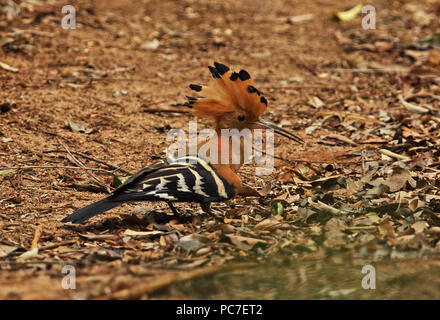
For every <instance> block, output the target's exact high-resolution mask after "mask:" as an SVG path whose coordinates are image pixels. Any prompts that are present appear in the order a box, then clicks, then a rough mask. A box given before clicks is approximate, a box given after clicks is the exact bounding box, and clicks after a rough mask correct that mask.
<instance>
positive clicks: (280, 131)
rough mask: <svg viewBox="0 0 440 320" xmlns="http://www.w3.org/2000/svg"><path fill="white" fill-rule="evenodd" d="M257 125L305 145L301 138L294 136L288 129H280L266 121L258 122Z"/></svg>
mask: <svg viewBox="0 0 440 320" xmlns="http://www.w3.org/2000/svg"><path fill="white" fill-rule="evenodd" d="M255 124H258V125H260V126H261V127H263V128H270V129H273V131H275V133H278V134H279V135H281V136H283V137H286V138H288V139H290V140H293V141H295V142H297V143H299V144H303V143H304V140H303V139H301V138H300V137H298V136H296V135H294V134H293V133H292V132H289V131H287V130H286V129H283V128H280V127H278V126H277V125H275V124H273V123H271V122H268V121H264V120H258V121H256V122H255Z"/></svg>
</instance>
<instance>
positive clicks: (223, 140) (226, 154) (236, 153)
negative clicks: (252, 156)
mask: <svg viewBox="0 0 440 320" xmlns="http://www.w3.org/2000/svg"><path fill="white" fill-rule="evenodd" d="M215 132H216V135H215V136H214V137H211V138H210V139H208V140H207V141H202V142H199V144H198V146H197V151H198V154H199V155H202V156H203V155H206V156H207V157H208V159H209V160H210V162H211V164H213V165H221V166H227V167H229V168H231V169H232V170H233V171H237V170H238V169H239V168H240V167H241V166H242V165H243V164H244V163H245V161H246V159H245V153H244V143H245V142H244V141H245V140H244V139H232V137H231V136H230V135H229V134H227V133H225V132H222V129H221V128H219V127H216V128H215Z"/></svg>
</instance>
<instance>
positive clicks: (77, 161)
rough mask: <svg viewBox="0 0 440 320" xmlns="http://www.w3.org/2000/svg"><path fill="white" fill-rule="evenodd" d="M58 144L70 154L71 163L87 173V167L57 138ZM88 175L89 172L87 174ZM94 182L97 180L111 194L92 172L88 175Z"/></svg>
mask: <svg viewBox="0 0 440 320" xmlns="http://www.w3.org/2000/svg"><path fill="white" fill-rule="evenodd" d="M57 140H58V142H59V143H60V144H61V145H62V146H63V148H64V149H66V151H67V153H68V154H69V156H70V157H71V159H69V160H71V161H73V162H74V163H76V164H78V165H79V166H80V167H81V168H82V169H83V170H84V171H85V172H87V167H86V166H85V165H84V164H83V163H82V162H81V161H79V160H78V159H77V158H76V157H75V156H74V155H73V154H72V152H70V150H69V148H67V146H66V145H65V144H64V143H63V142H62V141H61V140H60V139H59V138H57ZM87 173H88V172H87ZM88 174H89V175H90V176H91V177H92V178H93V180H95V181H96V182H97V183H98V184H99V185H100V186H102V187H104V188H105V189H106V190H107V192H110V191H109V190H108V188H107V186H105V184H104V183H102V182H101V180H99V179H98V177H96V176H95V175H94V174H93V173H92V172H90V173H88Z"/></svg>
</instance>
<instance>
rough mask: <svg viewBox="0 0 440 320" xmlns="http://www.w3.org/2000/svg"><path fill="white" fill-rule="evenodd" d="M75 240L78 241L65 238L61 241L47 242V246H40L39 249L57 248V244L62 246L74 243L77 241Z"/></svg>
mask: <svg viewBox="0 0 440 320" xmlns="http://www.w3.org/2000/svg"><path fill="white" fill-rule="evenodd" d="M77 242H78V240H65V241H61V242H58V243H54V244H49V245H47V246H42V247H41V248H40V251H43V250H49V249H54V248H57V247H59V246H64V245H67V244H74V243H77Z"/></svg>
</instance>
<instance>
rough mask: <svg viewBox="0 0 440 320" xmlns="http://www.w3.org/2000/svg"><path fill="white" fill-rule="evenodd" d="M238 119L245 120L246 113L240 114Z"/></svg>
mask: <svg viewBox="0 0 440 320" xmlns="http://www.w3.org/2000/svg"><path fill="white" fill-rule="evenodd" d="M237 119H238V121H244V119H245V118H244V115H242V114H240V115H239V116H238V117H237Z"/></svg>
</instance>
